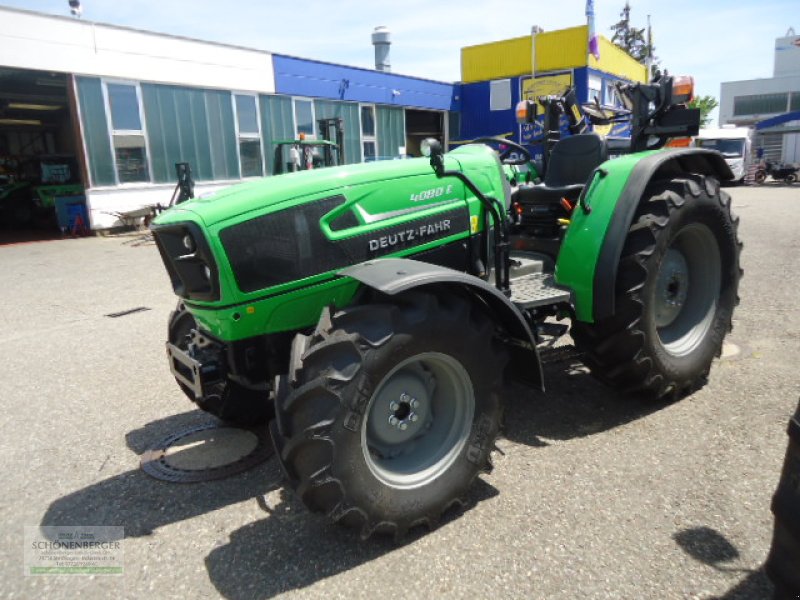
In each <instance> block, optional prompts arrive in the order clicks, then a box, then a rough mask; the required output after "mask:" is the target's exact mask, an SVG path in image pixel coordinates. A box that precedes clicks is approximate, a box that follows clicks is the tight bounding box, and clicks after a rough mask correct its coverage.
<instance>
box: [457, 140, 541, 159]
mask: <svg viewBox="0 0 800 600" xmlns="http://www.w3.org/2000/svg"><path fill="white" fill-rule="evenodd" d="M470 144H486V145H487V146H500V145H502V146H507V148H505V149H504V150H498V151H497V152H498V154H499V155H500V160H501V161H502V163H503V164H505V165H524V164H527V163H529V162H531V161H532V160H533V157H532V156H531V153H530V150H528V149H527V148H526V147H525V146H520V145H519V144H518V143H516V142H512V141H511V140H507V139H505V138H501V137H481V138H476V139H474V140H472V141H471V142H470ZM514 150H516V151H517V152H519V153H520V154H521V155H522V158H517V159H515V160H508V157H509V155H510V154H511V152H513V151H514Z"/></svg>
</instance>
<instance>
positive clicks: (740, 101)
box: [733, 93, 789, 117]
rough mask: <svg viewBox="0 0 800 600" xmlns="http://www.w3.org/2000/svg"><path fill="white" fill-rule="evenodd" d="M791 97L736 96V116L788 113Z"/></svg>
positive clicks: (784, 94)
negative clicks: (787, 108)
mask: <svg viewBox="0 0 800 600" xmlns="http://www.w3.org/2000/svg"><path fill="white" fill-rule="evenodd" d="M788 102H789V95H788V94H787V93H783V94H755V95H752V96H736V97H735V98H734V99H733V114H734V116H737V117H738V116H741V115H763V114H771V113H782V112H786V107H787V104H788Z"/></svg>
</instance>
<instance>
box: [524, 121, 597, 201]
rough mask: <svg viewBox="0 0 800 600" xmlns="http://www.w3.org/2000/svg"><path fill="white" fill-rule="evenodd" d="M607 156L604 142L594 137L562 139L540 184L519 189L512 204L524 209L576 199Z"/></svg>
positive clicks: (552, 153)
mask: <svg viewBox="0 0 800 600" xmlns="http://www.w3.org/2000/svg"><path fill="white" fill-rule="evenodd" d="M607 156H608V152H607V149H606V143H605V140H604V139H603V138H601V137H600V136H599V135H597V134H596V133H584V134H581V135H573V136H571V137H568V138H564V139H563V140H560V141H559V142H558V143H557V144H556V145H555V146H554V147H553V150H552V152H551V153H550V160H549V161H548V164H547V171H546V173H545V176H544V183H541V184H539V185H529V186H520V187H519V188H518V189H517V190H516V193H515V197H514V198H513V200H516V201H518V202H520V203H521V204H523V205H525V204H528V203H537V204H539V203H550V202H555V203H558V202H560V201H561V198H568V199H574V198H577V197H578V195H579V194H580V192H581V190H582V189H583V186H584V185H585V184H586V180H587V179H589V175H590V174H591V173H592V171H593V170H594V169H595V168H596V167H598V166H599V165H600V164H601V163H603V162H605V160H606V158H607Z"/></svg>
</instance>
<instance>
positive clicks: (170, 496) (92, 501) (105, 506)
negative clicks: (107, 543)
mask: <svg viewBox="0 0 800 600" xmlns="http://www.w3.org/2000/svg"><path fill="white" fill-rule="evenodd" d="M210 421H212V419H211V418H210V417H208V416H207V415H205V414H203V413H201V412H200V411H192V412H187V413H182V414H179V415H174V416H171V417H168V418H166V419H160V420H158V421H153V422H152V423H148V424H147V425H145V426H144V427H142V428H141V429H137V430H134V431H131V432H130V433H129V434H128V435H127V436H126V441H127V443H128V447H129V448H130V449H131V450H133V451H134V452H135V453H136V454H142V453H143V452H144V451H145V450H147V449H149V448H150V447H151V446H153V445H155V444H156V443H158V442H160V441H161V440H163V439H164V438H166V437H168V436H169V435H171V434H173V433H176V432H179V431H183V430H186V429H190V428H193V427H197V426H199V425H202V424H204V423H209V422H210ZM279 482H280V471H279V469H278V466H277V464H276V463H275V461H274V460H271V461H268V462H266V463H264V464H261V465H258V466H257V467H255V468H254V469H251V470H250V471H247V472H245V473H242V474H240V475H237V476H234V477H230V478H228V479H224V480H219V481H209V482H205V483H202V484H176V483H167V482H163V481H158V480H155V479H153V478H151V477H149V476H147V475H145V474H144V472H142V471H141V470H139V469H135V470H132V471H127V472H125V473H122V474H120V475H116V476H115V477H111V478H110V479H106V480H104V481H101V482H99V483H95V484H93V485H90V486H89V487H86V488H83V489H82V490H78V491H76V492H73V493H71V494H68V495H67V496H63V497H62V498H59V499H57V500H55V501H54V502H53V503H52V504H50V506H49V507H48V509H47V512H45V514H44V517H43V518H42V522H41V524H42V525H64V524H74V523H91V524H92V525H108V526H120V525H121V526H123V527H124V528H125V537H139V536H143V535H150V534H151V533H153V531H155V530H156V529H158V528H159V527H163V526H165V525H170V524H172V523H177V522H180V521H184V520H186V519H191V518H192V517H196V516H199V515H203V514H205V513H208V512H211V511H214V510H217V509H220V508H223V507H225V506H229V505H231V504H235V503H238V502H242V501H245V500H250V499H253V498H256V497H258V496H262V495H264V494H266V493H267V492H269V491H271V490H274V489H276V488H277V487H278V485H279Z"/></svg>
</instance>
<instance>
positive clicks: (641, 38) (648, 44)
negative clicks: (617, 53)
mask: <svg viewBox="0 0 800 600" xmlns="http://www.w3.org/2000/svg"><path fill="white" fill-rule="evenodd" d="M619 16H620V20H619V21H618V22H617V23H615V24H614V25H612V26H611V31H613V32H614V35H613V36H612V37H611V41H612V42H614V43H615V44H616V45H617V46H619V47H620V48H622V49H623V50H625V52H627V53H628V54H630V55H631V56H632V57H633V58H635V59H636V60H638V61H639V62H640V63H642V64H646V63H647V61H648V59H649V60H650V64H656V63H657V62H658V61H657V59H656V56H655V51H656V47H655V46H654V45H653V36H652V31H651V29H650V17H649V16H648V19H647V21H648V22H647V29H646V30H645V28H644V27H642V28H639V27H634V26H633V25H632V24H631V6H630V4H628V2H627V1H626V2H625V7H624V8H623V9H622V12H621V13H619ZM645 31H646V33H645Z"/></svg>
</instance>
